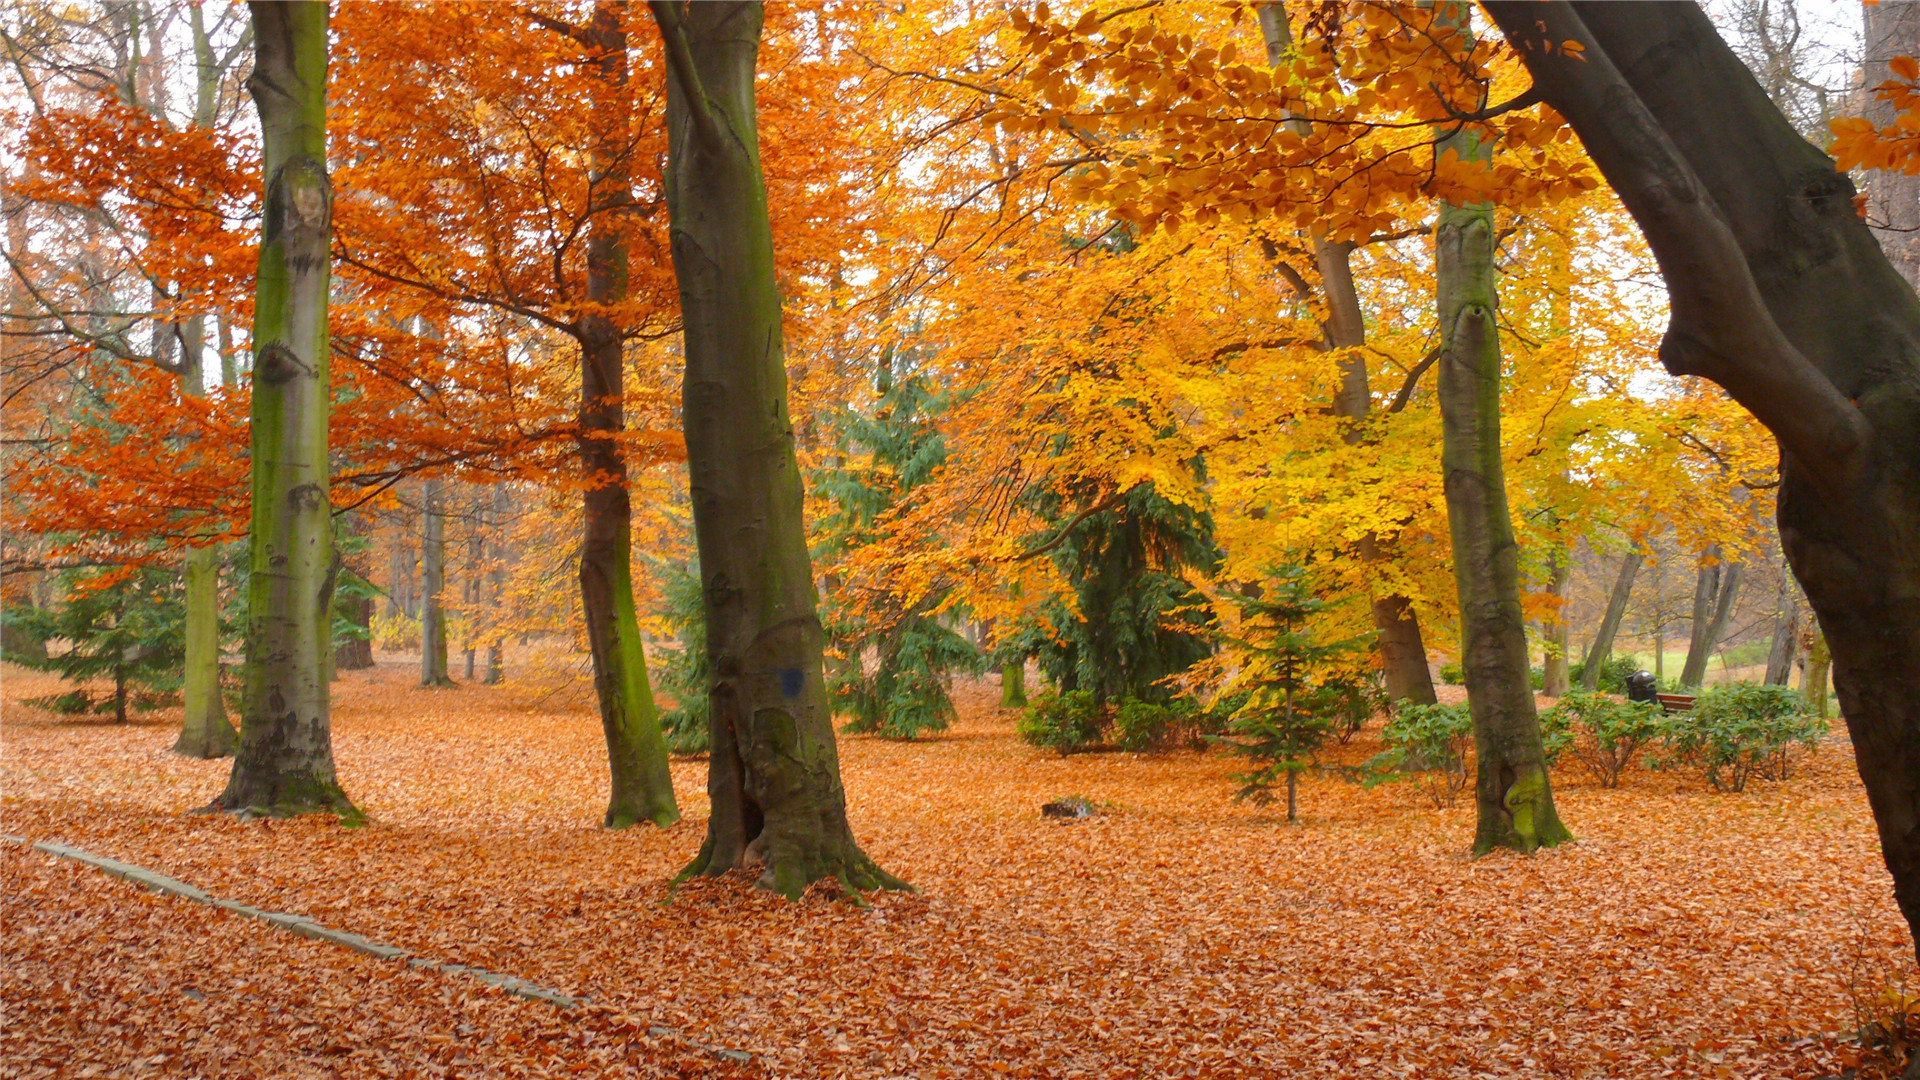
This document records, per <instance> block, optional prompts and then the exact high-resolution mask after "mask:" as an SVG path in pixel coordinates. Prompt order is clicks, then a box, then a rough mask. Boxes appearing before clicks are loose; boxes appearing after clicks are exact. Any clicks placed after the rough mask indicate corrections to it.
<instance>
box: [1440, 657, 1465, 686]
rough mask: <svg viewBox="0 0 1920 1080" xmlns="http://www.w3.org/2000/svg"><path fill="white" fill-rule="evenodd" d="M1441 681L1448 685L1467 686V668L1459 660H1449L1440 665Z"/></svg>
mask: <svg viewBox="0 0 1920 1080" xmlns="http://www.w3.org/2000/svg"><path fill="white" fill-rule="evenodd" d="M1440 681H1441V682H1443V683H1446V684H1447V685H1448V686H1465V685H1466V684H1467V669H1466V668H1464V667H1462V666H1461V665H1460V662H1459V661H1457V660H1449V661H1447V662H1446V663H1444V664H1441V665H1440Z"/></svg>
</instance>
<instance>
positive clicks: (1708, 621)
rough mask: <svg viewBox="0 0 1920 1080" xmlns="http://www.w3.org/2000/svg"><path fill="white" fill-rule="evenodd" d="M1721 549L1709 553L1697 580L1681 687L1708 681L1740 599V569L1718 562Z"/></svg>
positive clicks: (1695, 578) (1696, 576)
mask: <svg viewBox="0 0 1920 1080" xmlns="http://www.w3.org/2000/svg"><path fill="white" fill-rule="evenodd" d="M1719 559H1720V545H1718V544H1715V545H1713V546H1712V547H1710V548H1708V549H1707V552H1706V554H1705V556H1703V557H1702V559H1701V562H1700V571H1699V573H1698V574H1696V575H1695V577H1694V586H1693V623H1692V627H1691V630H1690V632H1689V636H1688V639H1687V660H1686V663H1684V664H1682V665H1681V666H1680V685H1681V686H1699V685H1700V684H1701V683H1703V682H1704V681H1706V677H1707V663H1708V662H1709V661H1711V660H1712V659H1713V653H1714V650H1715V649H1717V648H1719V647H1720V641H1721V639H1722V638H1724V637H1726V636H1727V623H1728V622H1729V621H1730V620H1731V619H1732V618H1733V605H1734V604H1735V603H1737V602H1738V601H1739V599H1740V577H1741V573H1742V571H1741V566H1740V564H1739V563H1726V562H1721V561H1719Z"/></svg>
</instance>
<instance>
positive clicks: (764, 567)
mask: <svg viewBox="0 0 1920 1080" xmlns="http://www.w3.org/2000/svg"><path fill="white" fill-rule="evenodd" d="M651 6H652V9H653V14H654V18H655V19H656V21H657V22H658V23H659V25H660V30H661V37H662V38H663V40H664V43H665V46H666V52H667V59H668V64H669V66H670V69H671V77H670V78H669V80H668V84H667V131H668V141H669V146H668V153H667V174H666V180H667V184H666V187H667V207H668V213H669V215H670V217H671V220H672V227H673V248H672V250H673V266H674V272H675V274H676V276H677V277H678V279H679V285H680V310H681V318H682V321H683V325H684V328H685V330H684V333H685V341H686V365H687V366H686V376H685V383H684V387H683V391H682V409H683V414H684V417H685V424H686V434H687V468H688V472H689V475H690V478H691V481H692V498H693V523H694V532H695V535H696V537H697V539H698V542H699V550H700V569H701V575H702V581H701V597H702V602H703V605H704V607H705V610H706V617H707V655H708V657H709V658H710V659H711V661H712V665H713V666H712V671H713V676H712V678H713V682H712V686H711V690H710V692H709V696H708V700H709V702H710V710H711V716H710V720H709V723H710V725H711V734H712V738H711V743H712V749H711V756H710V757H709V759H708V767H707V793H708V796H709V797H710V799H711V800H712V803H713V814H712V817H710V818H709V819H708V821H707V838H706V842H705V843H704V844H703V845H702V846H701V848H700V854H699V856H698V857H696V858H695V859H694V861H693V863H692V864H691V865H689V866H688V867H687V869H686V871H684V872H685V873H688V874H722V873H725V872H726V871H728V870H731V869H733V868H735V867H742V866H747V865H751V864H753V863H756V862H758V863H761V864H763V865H764V869H763V871H762V873H761V875H760V882H761V884H762V885H763V886H765V887H768V888H772V889H774V890H775V891H778V892H780V893H781V894H783V895H786V896H798V895H799V894H800V892H801V891H802V890H803V889H805V888H806V886H807V885H808V883H810V882H813V881H818V880H820V879H823V878H838V879H840V881H842V882H843V883H844V884H846V885H848V886H851V887H854V888H872V887H875V886H896V885H899V884H900V882H899V881H898V879H896V878H894V877H893V876H891V875H889V874H887V873H886V872H885V871H883V870H881V869H880V868H879V867H878V866H876V865H875V864H874V862H873V860H871V859H869V858H868V857H867V856H866V854H865V853H864V852H862V851H861V850H860V847H859V845H858V844H857V843H855V842H854V838H853V831H852V829H851V828H850V827H849V825H848V824H847V808H846V792H845V790H844V789H843V788H842V787H841V783H840V757H839V751H838V749H837V748H836V746H835V744H834V736H833V719H832V714H831V712H830V711H829V709H828V705H827V695H826V687H825V685H824V682H823V675H824V671H825V668H824V664H823V662H822V655H821V653H822V648H821V647H822V642H823V638H824V634H823V632H822V630H821V627H820V616H819V612H818V601H819V598H818V597H817V596H816V595H815V593H814V587H813V566H812V561H811V559H810V558H809V557H808V554H807V535H806V527H805V523H804V522H803V521H802V519H801V512H802V507H803V503H804V499H805V492H804V490H803V488H802V485H801V482H800V467H799V463H798V462H797V461H796V460H795V458H794V446H793V424H792V421H791V420H790V419H789V418H788V414H787V378H786V363H785V357H784V347H783V345H782V341H781V332H780V294H779V292H778V290H777V288H776V287H775V283H774V264H773V234H772V230H771V228H770V226H769V224H768V219H767V193H766V186H765V183H764V181H763V180H762V178H761V173H760V139H759V133H758V130H757V119H756V116H755V106H754V86H753V81H754V64H755V61H756V59H757V56H758V53H759V48H760V28H761V20H762V14H763V13H762V11H761V8H760V5H759V4H753V3H703V4H681V3H675V2H666V3H655V4H653V5H651Z"/></svg>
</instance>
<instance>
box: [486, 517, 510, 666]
mask: <svg viewBox="0 0 1920 1080" xmlns="http://www.w3.org/2000/svg"><path fill="white" fill-rule="evenodd" d="M511 509H512V504H511V503H510V501H509V498H508V495H507V486H506V485H505V484H495V485H494V486H493V507H492V510H491V512H490V513H489V515H488V517H487V524H488V526H489V529H490V532H491V535H490V537H489V538H488V540H487V550H488V554H489V556H490V558H491V560H492V565H490V566H489V567H488V568H487V586H488V588H489V589H491V590H492V592H493V608H494V611H495V612H496V613H497V612H499V611H501V610H503V609H504V608H505V606H506V599H507V547H506V544H505V543H503V542H502V541H501V539H500V536H501V533H500V530H501V529H503V528H504V527H505V526H506V521H507V514H508V512H509V511H510V510H511ZM489 629H490V630H491V634H490V636H489V637H488V639H487V676H486V684H487V685H488V686H498V685H500V684H501V683H503V682H505V681H507V643H506V639H505V637H504V636H503V635H502V634H501V632H500V627H499V626H498V625H497V624H496V625H492V626H490V627H489Z"/></svg>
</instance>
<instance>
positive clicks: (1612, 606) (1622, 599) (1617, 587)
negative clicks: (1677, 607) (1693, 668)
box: [1580, 551, 1659, 694]
mask: <svg viewBox="0 0 1920 1080" xmlns="http://www.w3.org/2000/svg"><path fill="white" fill-rule="evenodd" d="M1645 561H1646V557H1645V556H1643V555H1641V554H1640V553H1639V552H1638V551H1629V552H1627V554H1626V556H1625V557H1624V558H1622V559H1621V560H1620V572H1619V573H1618V574H1616V575H1615V576H1614V579H1613V591H1612V592H1610V593H1608V594H1607V610H1606V613H1605V614H1603V615H1601V616H1600V628H1599V629H1597V630H1595V631H1594V633H1593V645H1592V646H1591V647H1589V648H1588V649H1587V659H1586V663H1585V664H1584V665H1583V666H1582V667H1581V669H1580V685H1581V686H1582V687H1584V688H1586V691H1587V693H1589V694H1591V693H1593V692H1594V691H1596V690H1598V689H1600V669H1601V668H1603V667H1605V666H1606V663H1607V660H1608V659H1609V658H1611V657H1612V656H1613V639H1614V637H1615V635H1617V634H1619V633H1620V620H1621V619H1623V618H1625V617H1626V614H1627V601H1628V600H1629V599H1630V598H1632V596H1633V579H1634V578H1635V577H1636V576H1638V575H1639V573H1640V564H1641V563H1643V562H1645ZM1654 651H1655V654H1656V655H1655V661H1654V662H1655V663H1656V664H1658V663H1659V659H1658V653H1659V645H1658V644H1656V645H1655V646H1654Z"/></svg>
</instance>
